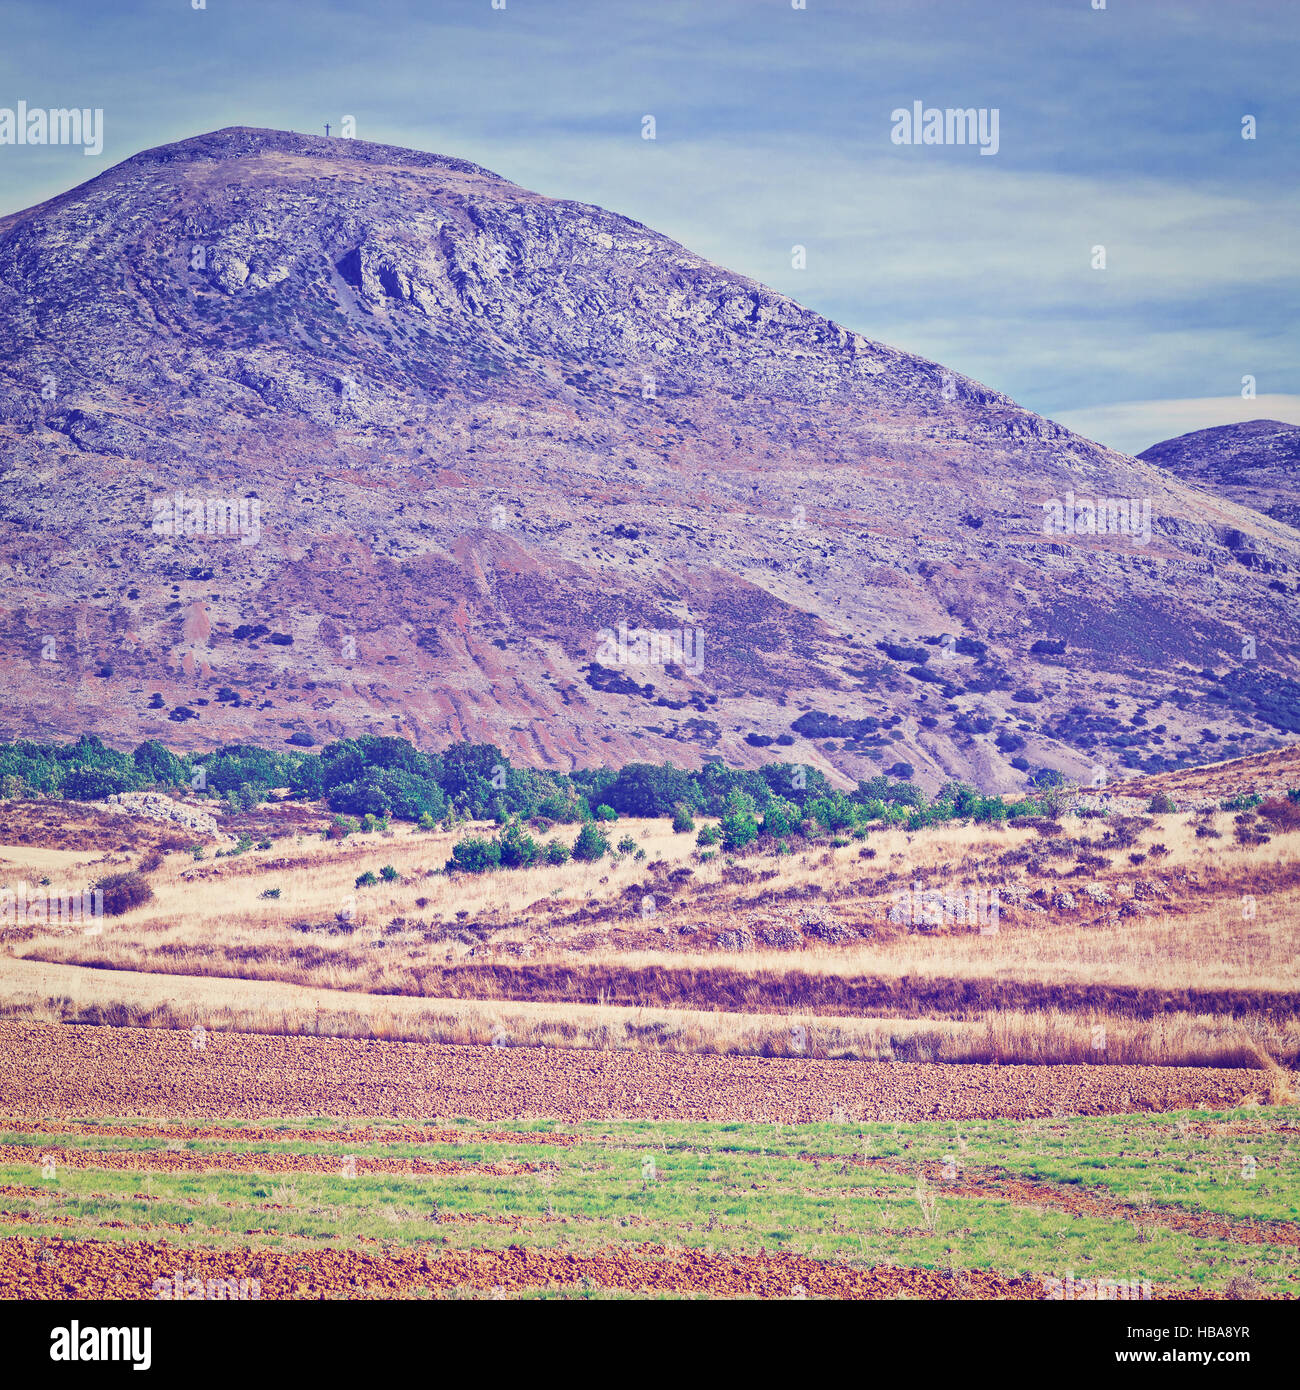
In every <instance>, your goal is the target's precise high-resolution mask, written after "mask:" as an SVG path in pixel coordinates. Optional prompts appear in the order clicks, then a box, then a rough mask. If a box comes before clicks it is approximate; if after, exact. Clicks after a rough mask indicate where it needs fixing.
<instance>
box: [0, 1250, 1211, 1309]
mask: <svg viewBox="0 0 1300 1390" xmlns="http://www.w3.org/2000/svg"><path fill="white" fill-rule="evenodd" d="M177 1274H179V1275H181V1276H182V1279H183V1280H200V1281H203V1283H204V1284H205V1285H206V1283H207V1281H208V1280H218V1279H220V1280H230V1279H234V1280H240V1279H250V1280H252V1279H256V1280H257V1281H258V1284H259V1286H260V1289H259V1292H260V1296H261V1297H262V1298H264V1299H271V1298H275V1299H284V1298H307V1299H316V1298H394V1297H401V1296H403V1295H410V1294H414V1293H418V1292H419V1291H420V1290H429V1291H430V1292H438V1291H442V1290H450V1289H466V1290H478V1291H497V1290H499V1291H500V1292H501V1293H502V1294H503V1295H506V1294H509V1293H511V1292H515V1291H519V1290H525V1289H540V1288H574V1287H579V1286H583V1285H587V1286H594V1287H596V1288H600V1289H620V1290H625V1291H627V1292H629V1293H676V1294H682V1293H685V1294H691V1293H696V1294H707V1295H709V1296H710V1297H715V1298H716V1297H742V1298H798V1297H800V1296H802V1295H805V1294H806V1295H808V1296H811V1297H829V1298H924V1299H953V1298H971V1299H976V1298H978V1299H990V1298H1016V1299H1041V1298H1043V1297H1044V1296H1045V1294H1044V1287H1043V1283H1042V1281H1041V1280H1039V1279H1034V1278H1030V1277H1025V1278H1016V1277H1007V1276H1005V1275H999V1274H992V1273H988V1272H986V1271H983V1270H962V1271H955V1272H952V1273H948V1272H941V1271H938V1270H930V1269H900V1268H895V1267H883V1268H877V1269H858V1268H852V1267H850V1266H847V1265H840V1264H827V1263H822V1262H820V1261H817V1260H810V1259H806V1258H804V1257H803V1256H799V1255H787V1254H774V1255H767V1254H760V1255H730V1256H723V1255H710V1254H706V1253H704V1252H703V1251H699V1250H683V1251H669V1250H667V1249H665V1248H664V1247H662V1246H640V1247H633V1248H628V1249H624V1250H611V1251H608V1252H604V1253H600V1254H590V1255H575V1254H563V1253H560V1252H557V1251H552V1250H529V1249H526V1248H524V1247H522V1246H511V1247H510V1248H509V1249H508V1250H453V1251H446V1252H441V1251H440V1252H439V1253H437V1254H435V1255H423V1254H420V1253H419V1252H418V1251H412V1250H393V1251H389V1252H383V1253H380V1252H375V1253H367V1252H366V1251H364V1250H354V1249H338V1248H332V1249H306V1250H295V1251H289V1252H286V1251H279V1250H249V1249H236V1250H205V1249H195V1248H192V1247H187V1246H176V1245H170V1244H168V1243H167V1242H166V1241H152V1242H133V1243H130V1244H118V1243H116V1242H107V1241H105V1242H100V1241H93V1240H84V1241H76V1242H75V1243H74V1242H70V1241H65V1240H62V1239H60V1238H58V1237H54V1236H46V1237H42V1238H40V1239H31V1238H27V1237H14V1238H13V1239H10V1240H5V1241H3V1242H0V1298H4V1299H42V1300H48V1299H67V1298H111V1299H152V1298H156V1297H160V1296H161V1294H162V1292H163V1291H166V1292H169V1293H170V1292H173V1291H174V1288H175V1285H174V1283H173V1279H174V1276H176V1275H177ZM155 1279H159V1280H163V1281H165V1290H160V1291H158V1292H155V1289H154V1280H155ZM182 1287H184V1286H183V1285H182ZM1156 1296H1157V1297H1164V1298H1199V1297H1204V1296H1205V1295H1203V1294H1201V1293H1200V1292H1199V1291H1197V1290H1184V1291H1180V1292H1173V1291H1156Z"/></svg>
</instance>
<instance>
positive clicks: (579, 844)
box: [573, 821, 609, 864]
mask: <svg viewBox="0 0 1300 1390" xmlns="http://www.w3.org/2000/svg"><path fill="white" fill-rule="evenodd" d="M608 853H609V841H608V840H607V839H606V838H605V837H604V835H603V834H601V832H600V830H599V829H598V828H597V827H596V824H595V822H594V821H588V822H587V823H586V825H584V826H583V827H582V829H581V830H579V831H578V838H577V839H576V840H575V841H574V842H573V857H574V858H575V859H578V860H580V861H582V862H583V863H585V864H594V863H595V862H596V861H597V860H598V859H603V858H604V857H605V856H606V855H607V854H608Z"/></svg>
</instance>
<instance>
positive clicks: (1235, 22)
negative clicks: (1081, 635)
mask: <svg viewBox="0 0 1300 1390" xmlns="http://www.w3.org/2000/svg"><path fill="white" fill-rule="evenodd" d="M60 14H61V16H62V19H63V23H62V25H61V28H60V31H59V35H58V44H57V46H53V45H52V44H51V40H50V28H49V10H48V5H47V3H46V2H45V0H17V2H16V3H11V5H10V6H9V8H8V10H7V12H6V44H5V46H4V49H3V50H2V51H0V105H5V104H9V103H11V102H12V101H13V100H16V99H17V98H19V97H22V98H25V99H27V100H30V101H32V102H33V103H40V104H46V105H71V104H76V105H79V106H87V105H89V106H99V107H103V108H104V111H105V125H106V147H105V155H104V159H103V161H102V164H101V165H100V167H107V166H108V165H109V164H110V163H112V162H114V161H116V160H118V159H122V158H125V157H126V156H128V155H130V154H132V153H135V152H136V151H137V150H139V149H141V148H145V147H147V146H150V145H156V144H161V143H165V142H167V141H169V140H174V139H178V138H181V137H183V136H185V135H189V134H196V133H198V132H200V131H203V130H210V129H214V128H217V127H219V126H223V125H268V126H278V127H284V128H289V129H297V130H308V131H316V132H319V131H320V130H321V129H322V126H323V123H324V122H325V121H326V120H329V121H331V122H335V123H337V121H338V120H339V119H340V118H341V117H342V116H343V115H345V114H349V115H353V116H355V118H356V120H357V123H358V134H359V136H360V137H361V138H365V139H373V140H379V141H385V142H391V143H396V144H405V145H412V146H415V147H417V148H422V149H434V150H439V151H442V152H445V153H449V154H456V155H461V156H463V157H465V158H468V159H472V160H475V161H477V162H479V163H481V164H484V165H486V166H487V167H488V168H492V169H496V170H498V171H499V172H500V173H502V174H504V175H506V176H507V177H510V178H513V179H515V180H516V181H518V182H520V183H522V184H524V185H525V186H527V187H529V188H534V189H538V190H539V191H541V192H545V193H549V194H552V195H554V196H560V197H571V198H576V199H579V200H582V201H587V202H594V203H599V204H601V205H603V206H606V207H610V208H612V209H614V210H616V211H619V212H623V213H626V214H628V215H630V216H632V217H634V218H636V219H637V220H638V221H642V222H645V223H647V224H649V225H651V226H653V227H655V228H657V229H659V230H662V231H665V232H667V233H668V234H669V235H671V236H674V237H676V238H677V239H678V240H680V241H682V242H683V243H685V244H686V245H688V246H690V247H691V249H692V250H695V251H697V252H699V253H700V254H702V255H705V256H707V257H709V258H710V259H713V260H716V261H718V262H720V263H721V264H724V265H728V266H731V267H733V268H735V269H737V270H740V271H743V272H744V273H746V274H749V275H752V276H754V277H755V278H757V279H760V280H763V281H764V282H766V283H768V284H770V285H772V286H773V287H774V288H777V289H780V290H782V291H784V292H785V293H788V294H790V295H792V296H794V297H795V298H797V299H799V300H801V301H802V302H804V303H806V304H809V305H810V306H811V307H814V308H816V309H817V310H819V311H820V312H822V313H825V314H827V315H828V316H829V317H831V318H834V319H837V320H839V321H840V322H843V323H846V324H848V325H850V326H851V327H853V328H854V329H857V330H858V331H860V332H862V333H864V334H866V335H867V336H869V337H873V338H878V339H883V340H885V341H888V342H892V343H894V344H896V345H898V346H900V347H904V348H909V349H912V350H915V351H919V352H922V353H924V354H925V355H927V356H930V357H933V358H936V359H937V360H939V361H942V362H945V363H947V364H949V365H951V366H953V367H955V368H957V369H958V370H960V371H963V372H966V373H968V374H970V375H972V376H975V377H977V378H979V379H980V380H983V381H986V382H988V383H989V384H990V385H992V386H995V387H997V388H999V389H1001V390H1004V391H1006V392H1008V393H1009V394H1011V395H1012V396H1015V397H1016V398H1017V399H1019V400H1021V401H1022V402H1023V403H1024V404H1026V405H1028V406H1030V407H1031V408H1033V409H1036V410H1039V411H1041V412H1042V413H1044V414H1049V415H1054V416H1058V417H1061V416H1065V415H1067V414H1069V413H1071V412H1074V413H1076V414H1077V413H1078V412H1080V411H1081V410H1084V409H1086V408H1089V407H1100V406H1104V405H1108V404H1109V403H1112V402H1116V401H1125V400H1131V399H1132V398H1134V397H1141V398H1143V399H1144V400H1149V401H1161V400H1171V399H1182V398H1192V397H1195V398H1197V399H1206V400H1211V399H1220V398H1222V399H1225V400H1226V399H1228V398H1229V396H1228V392H1230V391H1231V390H1232V389H1233V385H1234V383H1235V382H1236V381H1238V380H1239V379H1240V377H1241V375H1243V374H1245V373H1252V374H1254V375H1256V377H1257V378H1258V380H1259V381H1260V383H1261V387H1262V388H1263V389H1271V390H1273V391H1274V392H1275V393H1276V392H1278V391H1283V392H1285V391H1290V390H1295V389H1297V388H1300V343H1298V342H1297V339H1296V336H1295V334H1294V333H1293V331H1292V325H1293V324H1294V322H1295V319H1296V313H1297V309H1300V304H1298V303H1297V299H1298V298H1300V296H1298V295H1297V289H1296V281H1295V276H1294V266H1295V253H1294V247H1295V246H1296V245H1297V244H1300V210H1298V209H1297V206H1296V200H1295V198H1294V194H1293V190H1294V188H1295V186H1296V182H1297V179H1298V178H1300V107H1297V104H1296V103H1295V102H1294V100H1293V94H1294V77H1293V74H1294V72H1295V70H1296V67H1297V65H1300V6H1296V5H1295V4H1293V3H1291V0H1234V3H1233V4H1232V5H1230V6H1228V5H1224V4H1222V3H1221V0H1147V3H1144V4H1142V5H1140V6H1135V5H1131V4H1123V3H1120V4H1117V3H1115V2H1114V0H1112V2H1111V4H1110V5H1109V6H1108V8H1107V9H1106V10H1104V11H1095V10H1093V9H1092V8H1091V6H1089V5H1087V4H1086V3H1083V0H1080V3H1078V4H1070V5H1059V4H1058V5H1044V4H1042V3H1041V0H1000V3H999V4H997V5H979V6H964V5H959V4H953V3H950V2H949V0H874V3H873V4H872V5H871V6H869V7H867V6H863V5H861V4H860V3H857V0H809V6H808V8H807V9H806V10H802V11H796V10H793V9H792V8H791V7H790V6H789V5H788V4H787V3H785V0H765V2H764V3H759V2H758V0H713V2H712V3H708V4H705V3H702V0H661V3H656V4H653V5H645V4H642V3H639V0H608V3H604V4H600V5H593V4H591V3H589V0H550V3H547V4H536V3H526V2H525V0H507V8H506V9H505V10H494V9H492V8H491V6H490V5H489V4H488V3H487V0H481V3H475V4H466V5H461V6H455V7H451V6H428V7H416V6H411V5H410V4H408V3H405V0H372V3H371V4H369V5H368V6H367V7H366V9H365V13H364V20H359V18H358V7H357V6H356V5H355V4H354V3H343V0H321V3H318V4H314V5H312V6H311V7H309V8H307V9H304V8H303V7H302V6H301V5H300V4H297V3H291V2H290V0H220V3H216V2H215V0H212V2H211V3H210V4H209V6H208V8H207V9H206V10H203V11H195V10H193V9H191V8H190V7H189V6H188V5H184V4H181V3H177V4H175V5H168V6H146V7H138V8H130V7H127V8H125V9H122V8H111V7H105V6H103V5H102V4H100V3H98V2H97V0H67V3H64V4H63V5H61V6H60ZM913 100H920V101H923V102H926V103H933V104H936V105H961V106H990V107H997V108H998V109H999V111H1000V113H1001V148H1000V150H999V153H998V155H997V156H996V157H995V158H982V157H980V156H979V155H978V154H977V152H976V151H975V150H973V149H971V148H964V149H960V148H945V147H929V148H925V147H911V148H899V147H896V146H893V145H891V144H890V142H889V138H888V135H889V129H890V119H889V116H890V112H891V110H892V109H893V108H894V107H896V106H899V105H904V106H905V105H909V104H910V103H911V102H912V101H913ZM647 113H649V114H654V115H655V117H656V120H657V122H658V139H657V140H655V141H654V142H649V141H643V140H642V139H641V138H640V122H641V117H642V116H643V115H644V114H647ZM1246 113H1250V114H1252V115H1254V116H1255V117H1256V119H1257V121H1258V139H1257V140H1255V141H1253V142H1250V141H1244V140H1242V139H1241V138H1240V121H1241V117H1242V115H1243V114H1246ZM74 153H75V155H76V157H75V160H74V158H73V157H72V154H70V153H69V152H67V151H56V150H48V149H47V150H40V149H28V150H25V151H18V150H16V149H13V148H6V149H3V150H0V176H2V180H3V181H2V183H0V187H3V190H4V193H3V198H4V203H5V206H4V209H3V210H4V211H8V210H12V209H16V208H20V207H24V206H28V205H30V204H33V203H36V202H39V201H41V200H42V199H44V198H47V197H49V196H51V195H52V194H54V193H56V192H59V191H62V190H63V189H64V188H66V187H68V186H70V185H71V184H72V183H74V182H76V181H77V180H80V179H84V178H86V177H87V174H88V168H87V166H88V165H91V164H92V161H89V160H86V159H85V158H83V157H82V156H81V155H80V153H79V152H74ZM795 244H800V245H803V246H805V247H806V248H807V254H808V263H807V269H806V270H804V271H795V270H793V269H792V267H791V259H790V257H791V248H792V246H793V245H795ZM1096 245H1102V246H1105V248H1106V257H1107V267H1106V269H1105V270H1104V271H1097V270H1093V269H1092V267H1091V256H1092V248H1093V247H1094V246H1096ZM1219 392H1223V393H1224V395H1223V396H1222V397H1220V396H1219V395H1218V393H1219ZM1148 442H1150V441H1148Z"/></svg>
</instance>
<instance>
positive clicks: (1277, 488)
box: [1138, 420, 1300, 529]
mask: <svg viewBox="0 0 1300 1390" xmlns="http://www.w3.org/2000/svg"><path fill="white" fill-rule="evenodd" d="M1138 458H1140V459H1145V460H1146V461H1147V462H1148V463H1154V464H1155V465H1156V466H1157V467H1158V468H1167V469H1168V470H1169V471H1170V472H1171V473H1174V474H1176V475H1177V476H1178V477H1180V478H1184V479H1186V480H1187V481H1188V482H1191V483H1198V484H1200V485H1201V486H1202V487H1207V488H1213V489H1214V490H1215V491H1216V492H1219V493H1221V494H1222V495H1223V496H1224V497H1230V498H1231V499H1232V500H1233V501H1234V502H1240V503H1241V505H1242V506H1243V507H1252V508H1254V510H1255V511H1257V512H1263V513H1264V514H1265V515H1266V516H1271V517H1274V518H1276V520H1278V521H1284V522H1285V523H1286V524H1287V525H1288V526H1294V527H1296V528H1297V529H1300V425H1286V424H1283V423H1282V421H1281V420H1247V421H1245V423H1243V424H1240V425H1217V426H1215V427H1214V428H1213V429H1208V430H1193V431H1192V433H1191V434H1180V435H1179V436H1178V438H1177V439H1166V440H1165V441H1164V442H1163V443H1162V444H1153V445H1152V446H1151V447H1150V448H1149V449H1144V450H1143V451H1142V452H1141V453H1140V454H1139V455H1138Z"/></svg>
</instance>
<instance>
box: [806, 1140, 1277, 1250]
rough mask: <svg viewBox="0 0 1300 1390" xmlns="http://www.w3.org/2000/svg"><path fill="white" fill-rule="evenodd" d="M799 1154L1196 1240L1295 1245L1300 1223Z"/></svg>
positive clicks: (1004, 1176)
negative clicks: (1135, 1203)
mask: <svg viewBox="0 0 1300 1390" xmlns="http://www.w3.org/2000/svg"><path fill="white" fill-rule="evenodd" d="M799 1156H800V1158H803V1159H806V1160H808V1161H809V1162H813V1163H819V1164H821V1163H824V1164H826V1165H827V1166H828V1167H852V1168H865V1169H868V1170H870V1169H875V1170H877V1171H883V1172H889V1173H899V1174H904V1175H906V1176H909V1177H910V1176H911V1175H912V1174H914V1173H920V1174H923V1175H924V1176H925V1177H926V1178H928V1179H929V1180H930V1181H931V1182H933V1183H934V1184H935V1186H936V1187H937V1188H939V1189H940V1190H941V1191H942V1192H943V1193H944V1194H945V1195H946V1196H952V1197H994V1198H1000V1199H1002V1200H1003V1201H1007V1202H1013V1203H1014V1204H1015V1205H1016V1206H1027V1207H1052V1208H1054V1209H1056V1210H1057V1211H1066V1212H1069V1213H1070V1215H1071V1216H1095V1217H1100V1218H1101V1219H1102V1220H1114V1219H1116V1218H1119V1219H1120V1220H1123V1221H1129V1222H1131V1223H1132V1224H1133V1225H1134V1226H1151V1227H1153V1228H1159V1229H1163V1230H1166V1231H1185V1232H1186V1233H1187V1234H1189V1235H1193V1236H1197V1237H1198V1238H1200V1239H1202V1240H1231V1241H1235V1242H1237V1243H1238V1244H1244V1245H1290V1246H1300V1225H1296V1224H1295V1223H1293V1222H1289V1221H1255V1220H1251V1219H1249V1218H1242V1217H1229V1216H1221V1215H1217V1214H1209V1213H1205V1214H1202V1213H1201V1212H1194V1211H1185V1210H1183V1209H1182V1208H1180V1207H1177V1206H1175V1205H1174V1204H1173V1203H1169V1202H1158V1203H1152V1204H1151V1205H1149V1206H1145V1207H1138V1206H1133V1205H1132V1204H1131V1203H1129V1202H1122V1201H1120V1200H1119V1199H1118V1198H1115V1197H1112V1196H1110V1195H1109V1193H1107V1192H1105V1191H1104V1190H1103V1189H1101V1188H1098V1187H1083V1186H1063V1185H1061V1184H1059V1183H1053V1182H1046V1181H1040V1180H1037V1179H1032V1178H1020V1177H1017V1176H1016V1175H1015V1174H1013V1173H1007V1172H1004V1171H1003V1170H1001V1169H998V1168H979V1167H971V1168H968V1167H966V1166H965V1165H964V1164H963V1165H962V1167H961V1170H960V1173H959V1176H958V1177H957V1178H955V1179H951V1178H947V1177H945V1176H944V1170H943V1166H942V1165H941V1164H938V1163H933V1162H930V1163H920V1164H915V1163H913V1164H907V1163H900V1162H898V1161H897V1160H895V1159H888V1158H859V1157H858V1156H856V1155H850V1156H847V1157H846V1156H844V1155H838V1154H800V1155H799Z"/></svg>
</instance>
